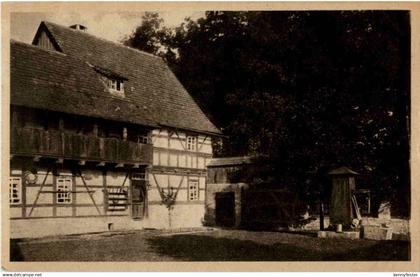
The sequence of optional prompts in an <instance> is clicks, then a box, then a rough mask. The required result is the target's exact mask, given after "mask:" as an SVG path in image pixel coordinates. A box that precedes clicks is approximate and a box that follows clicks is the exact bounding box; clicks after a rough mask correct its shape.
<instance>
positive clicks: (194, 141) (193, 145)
mask: <svg viewBox="0 0 420 277" xmlns="http://www.w3.org/2000/svg"><path fill="white" fill-rule="evenodd" d="M186 144H187V145H186V146H187V150H188V151H197V145H198V136H191V135H187V137H186Z"/></svg>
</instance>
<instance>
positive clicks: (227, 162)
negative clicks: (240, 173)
mask: <svg viewBox="0 0 420 277" xmlns="http://www.w3.org/2000/svg"><path fill="white" fill-rule="evenodd" d="M250 163H252V157H250V156H242V157H226V158H213V159H211V160H210V162H209V164H208V165H207V167H217V166H233V165H241V164H250Z"/></svg>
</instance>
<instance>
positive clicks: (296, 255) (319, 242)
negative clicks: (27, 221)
mask: <svg viewBox="0 0 420 277" xmlns="http://www.w3.org/2000/svg"><path fill="white" fill-rule="evenodd" d="M11 260H12V261H13V260H14V261H391V260H392V261H403V260H404V261H406V260H410V242H409V241H402V240H390V241H373V240H347V239H321V238H317V237H316V234H314V233H282V232H255V231H244V230H201V231H197V230H196V231H192V232H165V231H158V230H144V231H126V232H108V233H98V234H85V235H71V236H60V237H50V238H40V239H21V240H11Z"/></svg>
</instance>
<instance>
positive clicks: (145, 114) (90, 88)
mask: <svg viewBox="0 0 420 277" xmlns="http://www.w3.org/2000/svg"><path fill="white" fill-rule="evenodd" d="M45 29H46V30H48V32H49V33H50V34H51V36H52V38H53V39H54V40H55V42H56V43H57V44H58V46H59V48H60V49H61V50H62V52H63V53H64V54H65V55H63V54H60V53H58V52H55V53H54V52H52V51H44V50H38V51H37V50H36V49H33V47H27V46H26V49H28V52H31V54H34V53H35V52H37V53H36V54H35V55H40V56H42V58H41V59H37V60H33V58H31V57H28V58H27V59H28V60H29V63H31V64H30V67H29V66H28V65H27V66H21V67H19V70H20V71H22V72H20V73H21V74H23V75H25V74H26V75H32V76H31V79H25V80H23V81H20V80H16V82H15V84H14V87H15V88H16V87H17V86H24V85H25V84H26V85H32V86H34V85H35V88H32V87H31V86H30V87H29V88H31V90H32V89H35V90H38V91H39V92H38V93H39V94H41V91H42V93H45V94H43V95H42V96H43V97H41V98H42V99H44V100H45V102H43V101H41V100H37V99H34V100H35V101H37V102H38V105H39V106H40V108H50V105H51V103H50V102H56V103H57V106H59V105H60V104H61V105H65V106H66V105H67V106H73V105H75V104H77V105H82V106H80V107H75V110H76V112H77V113H78V114H84V113H91V112H92V111H90V110H87V109H91V108H93V107H95V109H96V110H97V112H96V116H99V117H103V118H109V117H116V118H120V119H121V120H123V121H127V122H132V123H137V124H145V125H154V124H155V125H162V126H169V127H174V128H179V129H186V130H192V131H197V132H208V133H214V134H220V130H219V129H217V128H216V127H215V126H214V125H213V124H212V123H211V122H210V120H209V119H208V118H207V117H206V115H205V114H204V113H203V112H202V111H201V109H200V108H199V107H198V105H197V104H196V103H195V101H194V100H193V98H192V97H191V96H190V95H189V94H188V92H187V91H186V90H185V88H184V87H183V86H182V85H181V83H180V82H179V81H178V80H177V78H176V77H175V75H174V74H173V73H172V71H171V70H170V69H169V67H168V66H167V65H166V63H165V62H164V61H163V60H162V59H161V58H160V57H157V56H153V55H151V54H148V53H145V52H142V51H138V50H135V49H132V48H129V47H126V46H123V45H121V44H118V43H114V42H110V41H107V40H104V39H101V38H98V37H95V36H93V35H90V34H88V33H86V32H83V31H79V30H74V29H71V28H69V27H64V26H60V25H57V24H54V23H50V22H42V23H41V25H40V28H39V31H40V30H45ZM15 44H16V43H15ZM16 45H18V44H16ZM19 45H20V44H19ZM12 47H13V46H12ZM18 48H20V49H21V51H23V48H25V47H23V46H22V45H21V46H20V47H18ZM29 49H31V50H30V51H29ZM50 52H51V53H50ZM41 53H42V54H41ZM15 58H16V59H17V60H20V58H19V57H18V56H16V57H15ZM50 58H51V60H49V59H50ZM25 59H26V58H25ZM31 60H33V62H31ZM15 63H26V61H25V60H23V61H17V62H16V61H15ZM44 63H45V64H46V65H45V66H46V67H48V68H49V69H50V70H51V73H50V74H47V73H46V72H42V71H43V70H41V69H43V68H44ZM67 63H70V64H67ZM25 67H27V68H25ZM94 67H96V68H102V69H105V70H109V71H110V72H113V73H114V74H115V75H117V76H124V77H125V78H127V80H126V81H124V89H125V98H124V99H118V98H117V97H112V96H111V95H108V96H106V92H104V87H103V85H102V84H101V82H100V80H99V77H98V76H97V75H98V74H99V73H98V72H96V71H95V70H94V69H93V68H94ZM76 68H77V69H76ZM81 69H82V70H81ZM31 70H33V71H34V72H28V71H31ZM84 74H87V75H86V76H85V75H84ZM95 74H96V75H95ZM38 75H40V76H43V77H44V78H45V80H44V83H42V85H40V84H34V83H33V81H32V79H33V78H40V77H37V76H38ZM68 75H70V76H72V77H71V78H69V77H67V76H68ZM72 80H73V81H72ZM76 80H77V81H76ZM20 83H24V84H20ZM57 83H65V84H66V85H58V84H57ZM82 83H83V84H82ZM12 85H13V84H12ZM64 87H65V89H64ZM31 90H28V87H26V94H28V91H31ZM64 90H65V92H64ZM56 91H57V92H59V93H57V94H63V95H56V94H54V92H56ZM60 92H61V93H60ZM75 92H79V93H80V94H85V95H83V96H81V95H80V94H79V95H78V96H79V97H81V98H83V99H84V98H88V99H91V97H92V96H91V95H95V98H94V99H95V100H93V101H92V102H90V103H88V104H86V105H83V102H84V101H83V100H77V99H75V98H77V97H72V96H73V95H71V97H70V99H71V101H67V98H66V97H67V96H69V94H72V93H73V94H74V93H75ZM14 93H17V94H20V95H19V97H20V96H21V94H24V92H23V91H19V92H15V91H14V90H13V89H12V94H14ZM31 94H33V93H31ZM16 98H18V97H13V95H12V104H14V103H17V102H14V101H18V102H19V101H21V100H19V99H16ZM26 98H32V97H30V96H29V95H26ZM50 98H56V99H50ZM70 99H69V100H70ZM73 101H74V103H73ZM122 103H124V105H126V106H124V107H127V109H126V110H124V111H121V110H123V109H124V108H123V107H122V106H121V107H120V110H118V109H117V108H116V106H117V105H123V104H122ZM23 104H24V103H21V105H23ZM27 104H28V103H27ZM91 104H92V105H93V106H90V105H91ZM41 106H42V107H41ZM99 106H101V107H99ZM128 107H129V108H128ZM85 109H86V111H84V110H85ZM116 110H117V111H116Z"/></svg>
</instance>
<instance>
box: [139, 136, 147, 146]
mask: <svg viewBox="0 0 420 277" xmlns="http://www.w3.org/2000/svg"><path fill="white" fill-rule="evenodd" d="M137 142H138V143H144V144H147V143H149V137H148V136H138V137H137Z"/></svg>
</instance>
